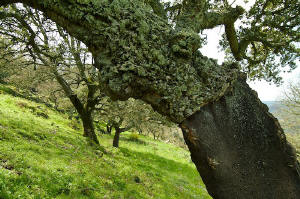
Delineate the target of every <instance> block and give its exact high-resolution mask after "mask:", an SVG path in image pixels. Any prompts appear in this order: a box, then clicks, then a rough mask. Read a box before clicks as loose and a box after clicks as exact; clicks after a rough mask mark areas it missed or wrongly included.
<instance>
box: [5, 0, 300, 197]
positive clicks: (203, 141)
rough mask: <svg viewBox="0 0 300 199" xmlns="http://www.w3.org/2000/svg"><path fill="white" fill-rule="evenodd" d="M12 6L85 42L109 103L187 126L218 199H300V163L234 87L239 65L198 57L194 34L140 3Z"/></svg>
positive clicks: (252, 101) (263, 112) (47, 0)
mask: <svg viewBox="0 0 300 199" xmlns="http://www.w3.org/2000/svg"><path fill="white" fill-rule="evenodd" d="M14 2H21V3H25V4H27V5H28V6H31V7H33V8H37V9H39V10H41V11H43V12H44V13H45V15H47V16H48V17H49V18H51V19H52V20H54V21H56V22H57V23H58V24H59V25H60V26H62V27H63V28H64V29H66V30H67V31H68V32H69V33H70V34H71V35H72V36H74V37H76V38H77V39H79V40H81V41H83V42H84V43H85V44H86V45H87V46H88V47H89V50H90V51H91V52H92V53H93V56H94V58H95V66H96V67H97V68H98V69H99V73H100V74H101V75H100V77H101V78H100V80H99V81H100V84H101V85H102V86H103V88H102V89H103V90H104V91H105V92H106V94H107V95H108V96H110V97H111V98H114V99H121V100H126V99H128V98H129V97H134V98H139V99H142V100H144V101H145V102H147V103H149V104H151V105H152V107H153V108H154V109H155V110H157V111H158V112H160V113H161V114H163V115H166V116H168V117H169V118H170V119H171V120H172V121H174V122H176V123H181V126H182V128H183V129H184V131H185V133H184V137H185V140H186V143H187V145H188V146H189V149H190V151H191V155H192V159H193V161H194V163H195V165H196V166H197V169H198V171H199V172H200V174H201V175H202V178H203V180H204V182H205V184H206V185H207V189H208V191H209V193H210V194H211V195H212V196H213V197H214V198H225V199H226V198H230V199H232V198H241V199H247V198H280V199H281V198H282V199H286V198H295V199H296V198H300V195H299V191H300V187H299V174H298V173H297V172H299V170H297V167H298V163H297V162H296V160H295V156H294V154H293V153H292V147H290V145H288V144H287V142H286V140H285V136H284V134H283V131H282V129H281V128H280V125H279V124H278V122H277V121H276V119H275V118H273V116H272V115H270V114H269V113H268V111H267V109H266V107H265V106H264V105H263V104H262V103H261V102H260V101H259V100H258V98H257V97H256V96H255V94H254V92H253V91H251V89H250V88H249V87H248V86H247V84H246V83H245V80H241V79H239V80H238V81H236V77H237V71H238V66H237V65H235V64H231V65H228V64H227V65H226V64H224V65H222V66H219V65H217V63H216V61H214V60H211V59H208V58H206V57H204V56H202V55H201V54H200V53H199V51H198V49H199V48H200V47H201V38H200V37H199V35H198V33H197V32H195V30H193V28H192V27H190V28H189V27H184V25H182V26H183V27H181V28H175V29H174V28H173V27H172V25H170V24H169V23H168V21H167V20H165V19H163V18H162V17H160V16H157V15H156V14H154V13H153V9H152V8H151V7H149V6H148V5H146V4H144V3H143V1H139V0H114V1H105V0H103V1H98V0H86V1H83V0H82V1H73V0H65V1H57V0H16V1H6V0H5V1H1V2H0V5H7V4H9V3H14ZM195 2H196V1H195ZM203 5H204V4H203ZM198 7H199V8H201V7H203V6H202V4H199V5H198ZM186 10H188V9H186ZM199 12H201V10H200V11H199ZM203 16H204V15H203ZM190 18H191V19H192V18H194V17H193V15H191V17H190ZM199 21H201V20H199ZM202 22H204V20H202ZM216 23H217V22H216ZM179 24H189V23H179ZM199 27H200V26H199ZM196 29H197V28H196ZM234 82H235V83H234ZM231 88H232V91H231V92H230V91H229V90H231ZM186 118H187V119H186Z"/></svg>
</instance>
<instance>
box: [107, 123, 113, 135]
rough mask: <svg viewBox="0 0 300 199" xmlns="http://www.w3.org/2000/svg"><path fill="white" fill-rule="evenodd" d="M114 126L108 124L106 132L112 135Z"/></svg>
mask: <svg viewBox="0 0 300 199" xmlns="http://www.w3.org/2000/svg"><path fill="white" fill-rule="evenodd" d="M111 130H112V126H111V125H109V124H106V132H107V134H109V135H111Z"/></svg>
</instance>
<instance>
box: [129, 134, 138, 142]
mask: <svg viewBox="0 0 300 199" xmlns="http://www.w3.org/2000/svg"><path fill="white" fill-rule="evenodd" d="M129 140H130V141H133V142H138V141H139V135H138V134H137V133H131V134H130V135H129Z"/></svg>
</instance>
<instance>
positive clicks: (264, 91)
mask: <svg viewBox="0 0 300 199" xmlns="http://www.w3.org/2000/svg"><path fill="white" fill-rule="evenodd" d="M229 2H230V1H229ZM254 2H255V1H254V0H250V1H249V3H248V4H247V5H246V4H245V3H243V0H237V1H236V2H235V5H241V6H243V7H244V8H245V9H247V10H248V9H249V8H250V5H253V3H254ZM233 7H234V6H233ZM223 32H224V28H223V26H219V27H217V28H214V29H212V30H206V31H205V32H204V33H205V34H207V43H208V44H207V45H206V46H204V47H203V48H202V49H200V51H201V52H202V54H204V55H206V56H208V57H210V58H214V59H217V60H218V62H219V64H221V63H222V62H223V60H224V56H225V54H224V52H220V50H219V49H218V48H217V47H218V43H219V40H220V39H221V35H222V33H223ZM281 76H282V77H283V81H284V84H283V85H281V86H280V87H277V86H275V85H274V84H271V85H270V83H269V82H266V81H264V80H262V81H255V82H249V85H250V86H251V88H252V89H254V90H256V91H257V93H258V96H259V98H260V100H262V101H276V100H280V99H281V96H282V93H283V91H284V89H286V87H287V85H288V83H289V82H296V81H297V80H298V81H300V63H299V62H298V67H297V69H295V70H294V71H293V72H292V73H282V75H281Z"/></svg>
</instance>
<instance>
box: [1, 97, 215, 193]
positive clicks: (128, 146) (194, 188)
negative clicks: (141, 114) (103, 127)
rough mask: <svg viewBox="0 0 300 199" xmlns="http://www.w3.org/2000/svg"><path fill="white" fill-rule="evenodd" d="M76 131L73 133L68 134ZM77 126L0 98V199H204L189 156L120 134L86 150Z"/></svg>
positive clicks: (35, 106) (17, 100) (27, 103)
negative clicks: (116, 145)
mask: <svg viewBox="0 0 300 199" xmlns="http://www.w3.org/2000/svg"><path fill="white" fill-rule="evenodd" d="M76 126H77V127H79V128H80V129H79V130H74V129H76V128H74V127H76ZM81 132H82V129H81V127H80V125H79V124H77V122H76V121H71V120H68V119H67V116H66V115H63V114H60V113H57V112H55V111H53V110H51V109H49V108H47V107H46V106H44V105H41V104H37V103H34V102H30V101H27V100H25V99H21V98H17V97H12V96H10V95H7V94H4V93H3V92H2V93H1V91H0V198H1V199H17V198H22V199H27V198H28V199H29V198H36V199H38V198H43V199H46V198H76V199H79V198H89V199H92V198H101V199H102V198H103V199H105V198H106V199H113V198H114V199H118V198H124V199H135V198H136V199H142V198H155V199H157V198H166V199H172V198H174V199H175V198H178V199H183V198H184V199H189V198H209V196H208V194H207V192H206V189H205V186H204V185H203V183H202V182H201V179H200V177H199V174H198V173H197V171H196V169H195V167H194V165H193V164H192V163H191V162H190V157H189V152H188V151H186V150H183V149H181V148H178V147H176V146H173V145H170V144H165V143H163V142H159V141H154V140H152V139H151V138H147V137H139V141H131V140H130V137H131V136H130V133H125V134H123V135H122V136H121V137H122V138H121V140H120V146H121V147H120V148H119V149H115V148H113V147H112V146H111V143H112V137H111V136H109V135H105V136H104V135H102V136H101V137H99V140H100V142H101V144H102V145H103V146H104V147H105V149H106V150H107V151H108V154H103V153H102V152H101V149H100V148H98V147H95V146H91V145H89V144H88V143H87V141H86V140H85V139H84V138H83V137H82V136H81Z"/></svg>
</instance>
